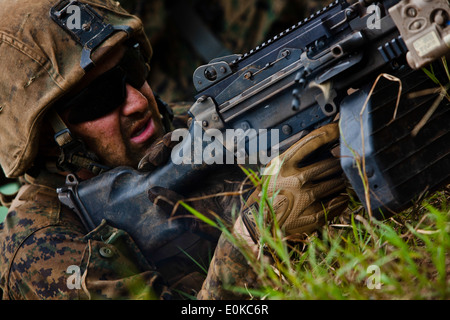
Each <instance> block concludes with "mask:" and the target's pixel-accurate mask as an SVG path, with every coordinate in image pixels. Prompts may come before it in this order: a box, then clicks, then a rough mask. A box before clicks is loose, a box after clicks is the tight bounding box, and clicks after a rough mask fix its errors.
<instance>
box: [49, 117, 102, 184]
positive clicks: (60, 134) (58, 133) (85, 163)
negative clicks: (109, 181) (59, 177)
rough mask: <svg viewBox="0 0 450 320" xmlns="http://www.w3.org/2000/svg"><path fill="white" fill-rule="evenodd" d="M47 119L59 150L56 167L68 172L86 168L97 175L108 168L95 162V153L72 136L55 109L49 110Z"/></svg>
mask: <svg viewBox="0 0 450 320" xmlns="http://www.w3.org/2000/svg"><path fill="white" fill-rule="evenodd" d="M49 119H50V124H51V125H52V127H53V130H54V131H55V135H54V139H55V141H56V143H57V144H58V146H59V148H60V150H61V154H60V156H59V158H58V163H57V167H58V169H60V170H62V171H68V172H77V171H79V170H80V169H87V170H89V171H90V172H92V173H93V174H95V175H99V174H101V173H104V172H105V171H108V170H109V169H110V168H109V167H107V166H104V165H101V164H99V163H97V159H96V157H95V155H94V154H93V153H92V152H89V151H87V150H86V147H85V145H84V143H83V141H81V140H80V139H76V138H74V136H73V134H72V133H71V132H70V130H69V128H67V126H66V124H65V123H64V121H63V120H62V119H61V117H60V116H59V114H58V113H57V112H56V111H50V114H49Z"/></svg>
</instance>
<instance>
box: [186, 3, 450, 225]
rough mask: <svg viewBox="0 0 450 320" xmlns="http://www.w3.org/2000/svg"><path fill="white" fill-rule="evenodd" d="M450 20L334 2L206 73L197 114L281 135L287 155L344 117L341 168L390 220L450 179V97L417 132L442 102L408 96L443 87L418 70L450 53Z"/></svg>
mask: <svg viewBox="0 0 450 320" xmlns="http://www.w3.org/2000/svg"><path fill="white" fill-rule="evenodd" d="M449 17H450V10H449V3H448V1H446V0H443V1H439V0H411V1H392V0H388V1H379V2H375V1H365V0H364V1H359V2H354V3H350V1H335V2H333V3H332V4H330V5H329V6H328V7H326V8H324V9H322V10H320V11H318V12H317V13H315V14H313V15H312V16H311V17H309V18H307V19H305V20H304V21H301V22H299V23H298V24H297V25H294V26H292V27H291V28H289V29H287V30H286V31H284V32H282V33H281V34H279V35H277V36H275V37H274V38H273V39H270V40H268V41H267V42H265V43H263V44H262V45H260V46H258V47H257V48H255V49H254V50H251V51H250V52H249V53H246V54H244V55H234V56H228V57H223V58H218V59H214V60H213V61H211V62H210V63H209V64H207V65H205V66H201V67H200V68H198V69H197V70H196V71H195V73H194V77H193V79H194V85H195V86H196V89H197V90H198V91H199V94H198V96H197V98H198V101H197V103H196V104H195V105H194V106H193V107H192V108H191V111H190V112H191V114H192V116H193V118H194V119H195V120H196V121H199V122H200V123H202V125H203V127H204V129H205V130H206V129H210V128H217V129H220V130H223V129H224V128H233V129H238V128H241V129H244V130H248V129H249V128H253V129H256V130H259V129H269V128H270V129H272V130H273V129H275V130H278V131H279V132H280V145H279V147H280V149H281V150H283V149H284V148H286V147H288V146H290V145H291V144H292V143H293V142H295V141H297V140H298V139H299V138H300V137H301V136H303V135H304V134H305V132H308V131H310V130H312V129H314V128H317V127H319V126H322V125H323V124H325V123H328V122H330V121H332V120H333V118H335V116H336V115H337V114H338V113H340V123H341V131H342V132H341V156H342V158H341V159H342V160H341V163H342V167H343V169H344V171H345V173H346V175H347V177H348V179H349V180H350V182H351V184H352V186H353V187H354V189H355V191H356V193H357V195H358V197H359V198H360V200H361V201H362V202H363V203H364V204H365V205H366V208H369V209H371V211H372V212H373V213H374V214H375V215H376V216H379V217H381V216H382V215H384V216H387V215H391V214H392V213H393V212H395V211H398V210H401V209H402V208H404V207H405V206H407V204H408V203H410V201H411V200H412V199H413V198H414V197H416V196H418V195H419V194H421V193H423V192H424V191H425V190H431V189H433V188H435V187H437V186H439V185H442V184H443V183H444V182H445V181H448V179H449V177H450V169H449V168H450V167H449V165H450V134H449V130H450V122H449V120H450V110H449V106H448V99H446V100H447V101H446V102H445V103H442V104H441V105H440V106H439V108H437V110H436V111H435V112H434V113H433V116H432V117H431V119H429V120H428V122H427V123H426V125H425V126H424V127H423V128H422V129H421V131H420V132H419V133H418V134H417V135H416V134H415V133H414V132H413V133H412V131H413V128H417V126H418V125H419V123H420V121H421V119H423V117H424V116H426V114H427V111H428V109H429V108H430V107H431V105H432V104H433V101H434V100H435V99H436V96H433V95H428V96H422V97H420V98H415V99H412V98H410V96H411V95H410V94H411V93H412V92H415V91H422V90H424V89H426V88H430V87H436V86H437V84H435V83H433V82H432V81H431V80H430V79H429V78H428V77H427V76H426V75H425V73H424V72H423V71H422V70H420V69H421V68H423V67H424V66H426V65H428V64H430V63H431V62H432V61H435V60H436V59H438V58H440V57H442V56H445V55H446V54H447V53H448V52H449V50H450V49H449V46H450V26H449ZM440 68H441V69H443V68H442V66H441V67H440ZM438 69H439V68H438ZM416 70H418V71H416ZM382 74H384V75H387V74H388V75H389V76H386V78H388V79H391V82H389V81H384V80H381V81H379V79H377V78H378V77H379V76H380V75H382ZM392 79H395V81H394V82H392ZM449 80H450V79H448V78H447V79H446V81H447V82H448V81H449ZM399 84H400V86H399ZM399 94H401V100H398V95H399ZM447 97H448V96H447ZM441 101H442V99H441ZM398 102H399V104H398ZM383 211H384V212H383Z"/></svg>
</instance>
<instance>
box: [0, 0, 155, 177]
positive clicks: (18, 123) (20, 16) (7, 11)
mask: <svg viewBox="0 0 450 320" xmlns="http://www.w3.org/2000/svg"><path fill="white" fill-rule="evenodd" d="M70 4H79V5H88V8H90V9H92V10H93V12H96V13H98V17H99V18H100V19H103V22H104V24H105V25H108V26H109V27H111V26H113V27H114V26H120V27H119V28H117V30H116V28H114V30H113V31H112V32H110V33H109V34H107V35H105V36H103V39H99V38H98V37H97V39H94V38H93V37H92V38H91V39H90V41H91V42H89V43H86V44H85V46H82V44H83V43H82V42H80V41H77V37H76V36H73V35H71V34H70V32H67V29H66V30H65V29H64V28H63V27H64V26H61V25H58V23H56V22H55V19H52V17H51V12H53V13H54V12H55V6H59V7H58V8H61V6H64V5H65V6H66V7H67V5H70ZM53 18H54V17H53ZM83 27H85V26H84V25H83ZM130 38H133V39H135V40H136V41H137V42H139V44H140V46H141V49H142V52H143V53H144V56H145V57H146V58H147V59H150V57H151V54H152V49H151V45H150V42H149V40H148V39H147V37H146V36H145V34H144V31H143V25H142V22H141V20H139V19H138V18H137V17H135V16H133V15H130V14H129V13H127V12H126V11H125V10H124V9H122V8H121V7H120V4H119V3H118V2H116V1H111V0H87V1H84V0H81V1H80V2H78V1H74V0H70V1H69V0H63V1H60V0H20V1H19V0H0V66H1V70H2V72H1V75H0V124H1V125H0V165H1V167H2V169H3V171H4V173H5V175H6V176H7V177H11V178H13V177H18V176H21V175H23V174H24V173H25V172H26V170H27V169H28V168H30V167H31V166H32V163H33V161H34V158H35V157H36V155H37V152H38V148H39V135H40V131H41V125H42V123H43V118H44V115H45V114H46V112H47V111H48V110H49V108H51V106H52V105H53V104H54V103H55V102H56V101H58V99H60V98H61V97H62V96H64V95H65V94H67V93H69V92H70V91H71V89H73V88H74V87H75V86H76V85H77V84H78V83H79V82H80V80H81V79H82V78H83V76H84V75H85V73H86V69H87V68H85V67H87V65H83V63H81V61H82V58H83V59H84V61H86V57H87V58H88V60H89V61H92V62H93V64H94V65H95V63H96V62H98V61H100V60H101V59H102V57H105V56H106V55H107V54H108V53H109V52H110V51H111V49H113V48H114V47H116V46H117V45H119V44H121V43H123V42H125V41H126V40H127V39H130ZM88 40H89V39H88ZM92 41H97V42H98V43H96V44H95V45H92ZM89 45H91V47H92V50H91V51H90V52H87V51H86V48H87V47H89ZM83 49H84V50H83ZM86 53H88V54H87V56H86ZM90 59H92V60H90Z"/></svg>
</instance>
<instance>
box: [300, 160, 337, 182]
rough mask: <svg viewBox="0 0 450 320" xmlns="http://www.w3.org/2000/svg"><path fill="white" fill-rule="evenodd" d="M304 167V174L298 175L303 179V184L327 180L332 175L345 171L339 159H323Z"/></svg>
mask: <svg viewBox="0 0 450 320" xmlns="http://www.w3.org/2000/svg"><path fill="white" fill-rule="evenodd" d="M302 169H303V172H302V174H299V175H298V177H299V179H301V182H302V185H303V184H305V183H307V182H314V181H321V180H325V179H328V178H329V177H331V176H334V175H337V174H341V173H342V172H343V171H342V167H341V164H340V161H339V160H338V159H327V160H322V161H320V162H317V163H315V164H313V165H310V166H308V167H305V168H302Z"/></svg>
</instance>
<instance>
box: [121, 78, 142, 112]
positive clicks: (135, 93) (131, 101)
mask: <svg viewBox="0 0 450 320" xmlns="http://www.w3.org/2000/svg"><path fill="white" fill-rule="evenodd" d="M126 93H127V97H126V98H125V102H124V104H123V105H122V109H121V112H122V115H124V116H129V115H132V114H134V113H145V112H147V111H148V108H149V105H148V100H147V98H146V97H145V96H144V95H143V94H142V93H141V92H140V91H139V90H137V89H136V88H134V87H132V86H131V85H129V84H128V83H127V84H126Z"/></svg>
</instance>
